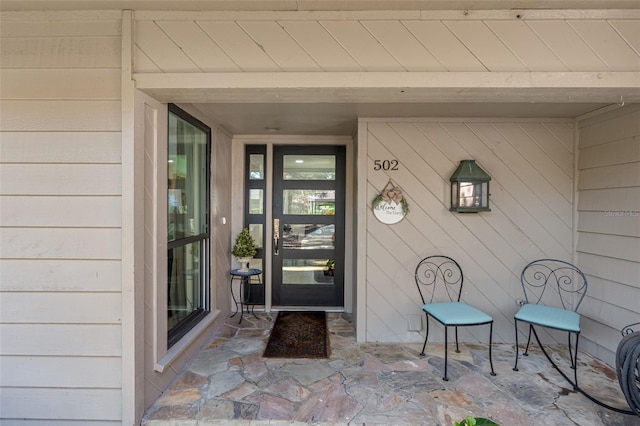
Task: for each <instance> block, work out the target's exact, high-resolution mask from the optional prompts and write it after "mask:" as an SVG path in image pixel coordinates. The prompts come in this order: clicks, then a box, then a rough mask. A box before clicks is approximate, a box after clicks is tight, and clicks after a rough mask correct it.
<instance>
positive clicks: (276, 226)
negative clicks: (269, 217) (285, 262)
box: [273, 219, 280, 256]
mask: <svg viewBox="0 0 640 426" xmlns="http://www.w3.org/2000/svg"><path fill="white" fill-rule="evenodd" d="M279 250H280V219H273V255H274V256H278V253H279Z"/></svg>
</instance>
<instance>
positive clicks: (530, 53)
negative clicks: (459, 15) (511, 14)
mask: <svg viewBox="0 0 640 426" xmlns="http://www.w3.org/2000/svg"><path fill="white" fill-rule="evenodd" d="M485 24H486V25H487V26H488V27H489V28H490V29H491V31H493V32H494V33H495V34H496V36H497V37H499V38H500V41H501V42H502V43H504V44H505V45H506V46H507V47H508V48H509V49H510V50H511V52H513V54H514V55H515V56H517V57H518V59H519V60H520V62H522V63H523V64H524V66H526V67H527V70H529V71H567V67H566V66H565V65H564V64H563V63H562V61H560V59H558V57H557V56H556V55H555V54H554V53H553V51H552V50H551V49H549V47H548V46H547V45H546V44H544V42H543V41H542V40H541V39H540V38H539V37H538V36H537V35H536V33H535V32H534V31H533V30H532V29H531V28H530V27H529V26H528V25H527V24H526V23H525V22H523V21H521V20H519V21H485Z"/></svg>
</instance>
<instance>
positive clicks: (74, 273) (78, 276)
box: [0, 231, 122, 292]
mask: <svg viewBox="0 0 640 426" xmlns="http://www.w3.org/2000/svg"><path fill="white" fill-rule="evenodd" d="M3 232H4V231H3ZM121 280H122V265H121V262H120V261H119V260H75V259H74V260H66V259H56V260H42V259H37V260H34V259H1V260H0V289H2V291H18V292H20V291H25V292H29V291H36V292H38V291H52V292H58V291H59V292H78V291H83V292H117V291H121V290H122V285H121Z"/></svg>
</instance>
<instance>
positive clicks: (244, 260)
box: [237, 257, 252, 272]
mask: <svg viewBox="0 0 640 426" xmlns="http://www.w3.org/2000/svg"><path fill="white" fill-rule="evenodd" d="M251 259H252V258H251V257H238V258H237V260H238V264H239V265H240V267H239V268H238V269H239V270H241V271H243V272H247V271H248V270H249V262H251Z"/></svg>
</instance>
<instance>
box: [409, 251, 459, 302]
mask: <svg viewBox="0 0 640 426" xmlns="http://www.w3.org/2000/svg"><path fill="white" fill-rule="evenodd" d="M415 280H416V285H417V286H418V291H419V292H420V297H421V298H422V303H423V304H425V303H432V302H433V301H434V300H436V299H438V298H443V299H444V298H448V299H449V301H451V302H459V301H460V294H461V293H462V284H463V282H464V277H463V275H462V269H461V268H460V265H458V262H456V261H455V260H453V259H452V258H450V257H448V256H441V255H436V256H429V257H426V258H424V259H422V260H421V261H420V263H418V266H417V267H416V271H415Z"/></svg>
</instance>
